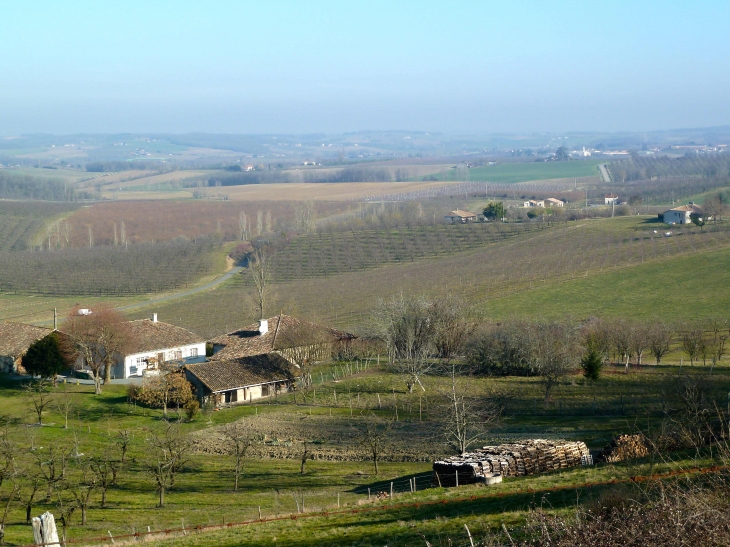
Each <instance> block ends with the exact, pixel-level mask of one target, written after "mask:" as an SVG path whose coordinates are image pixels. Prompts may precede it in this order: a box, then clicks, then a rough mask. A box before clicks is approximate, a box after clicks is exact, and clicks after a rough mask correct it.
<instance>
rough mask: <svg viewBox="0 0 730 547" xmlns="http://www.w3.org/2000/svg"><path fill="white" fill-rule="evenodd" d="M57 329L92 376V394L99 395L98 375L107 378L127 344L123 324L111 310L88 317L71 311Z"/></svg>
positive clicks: (118, 315) (102, 309) (123, 321)
mask: <svg viewBox="0 0 730 547" xmlns="http://www.w3.org/2000/svg"><path fill="white" fill-rule="evenodd" d="M61 330H62V332H63V333H64V334H65V335H67V336H68V337H69V339H70V340H71V342H73V344H74V345H75V347H76V348H77V350H78V352H79V354H80V356H81V358H82V359H83V361H84V364H85V365H86V366H87V367H88V368H89V370H90V371H91V372H92V374H93V375H94V393H96V394H97V395H99V394H101V374H102V373H104V380H105V381H109V380H110V379H111V369H112V366H113V365H114V363H115V362H116V360H117V359H118V357H119V355H121V354H124V353H125V350H126V348H127V347H128V345H129V344H130V342H131V335H130V333H129V327H128V326H127V323H126V321H125V320H124V318H123V317H122V315H121V314H120V313H119V312H117V311H116V310H114V309H113V308H101V309H97V310H94V312H93V313H92V314H91V315H79V314H78V309H73V310H72V311H71V314H70V315H69V316H68V318H67V319H66V320H65V321H64V323H63V325H62V326H61Z"/></svg>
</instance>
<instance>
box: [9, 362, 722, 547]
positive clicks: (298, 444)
mask: <svg viewBox="0 0 730 547" xmlns="http://www.w3.org/2000/svg"><path fill="white" fill-rule="evenodd" d="M335 366H337V365H335ZM321 370H322V372H324V373H325V374H327V372H328V371H329V370H330V365H323V366H322V368H321ZM678 372H679V371H678V369H677V367H673V366H660V367H646V366H645V367H643V368H642V369H641V370H637V369H634V370H632V372H631V373H630V374H628V375H625V374H620V373H614V372H613V371H612V370H608V371H606V373H605V374H604V376H603V377H602V378H601V379H600V380H598V382H597V383H595V384H589V383H587V382H586V381H584V380H583V378H582V377H580V376H578V375H576V376H572V377H570V378H568V379H567V381H565V382H562V383H561V385H560V386H559V387H558V388H557V391H556V393H555V396H554V400H553V402H552V404H551V405H550V406H549V407H548V408H544V407H543V406H542V404H541V403H542V402H541V400H540V398H541V386H540V384H539V382H538V381H537V380H536V379H534V378H509V377H507V378H498V379H490V378H471V379H469V383H470V386H471V388H472V389H473V390H474V391H475V392H481V391H483V390H486V389H488V388H490V387H491V388H497V389H498V390H500V391H501V392H502V393H503V394H504V395H505V401H506V404H507V406H506V410H505V413H504V421H503V423H502V425H501V426H500V427H499V428H497V429H494V430H492V431H491V432H489V433H488V434H486V436H485V437H484V438H483V439H482V440H481V441H480V442H482V443H492V442H501V441H505V440H515V439H520V438H529V437H535V436H539V437H542V438H571V439H582V440H585V441H586V442H587V443H588V444H589V447H591V448H592V449H598V448H601V447H603V446H604V445H605V443H606V442H607V441H608V440H609V439H610V438H611V437H612V436H613V435H614V434H616V433H619V432H633V431H635V430H636V429H637V427H642V428H644V427H646V426H647V425H649V426H651V427H655V426H657V425H658V424H659V423H660V422H661V420H662V416H663V415H664V412H665V411H666V410H667V409H668V408H675V407H676V405H677V404H678V401H677V400H675V398H674V396H673V395H672V394H673V393H674V386H675V385H676V382H677V378H678ZM684 372H685V373H690V374H691V375H698V374H702V373H706V372H707V371H706V370H704V369H702V367H695V368H694V369H692V370H687V369H686V368H685V371H684ZM317 376H318V373H317V372H316V371H315V377H317ZM324 380H325V381H324V382H315V391H316V392H315V393H314V397H312V395H313V394H312V393H311V392H310V394H309V396H308V398H307V404H303V402H302V398H301V396H299V397H298V399H297V401H296V402H295V399H294V396H293V395H292V394H290V395H286V396H281V397H279V398H277V399H274V400H265V401H259V402H257V403H256V404H254V405H243V406H239V407H236V408H231V409H224V410H221V411H220V412H214V413H211V414H200V415H198V416H197V417H196V418H195V419H194V420H193V421H192V422H187V421H184V422H183V423H182V430H183V432H184V433H188V434H191V435H192V437H193V439H195V446H196V447H197V448H196V449H195V450H196V451H197V452H196V453H194V454H193V455H192V457H191V458H190V462H189V464H188V465H187V466H186V467H185V468H184V470H183V471H182V472H181V473H180V475H179V477H178V480H177V481H176V485H175V486H174V487H173V488H172V489H171V490H170V491H169V492H168V494H167V496H166V505H165V507H163V508H159V507H156V504H157V495H156V492H155V486H154V483H153V481H152V480H151V477H150V475H149V473H148V465H149V463H150V456H151V455H152V454H151V450H150V448H149V445H148V442H147V441H148V439H149V438H150V436H151V435H152V434H153V433H154V432H158V433H159V432H161V431H162V430H163V429H164V428H165V427H166V424H167V422H166V420H165V419H163V416H162V412H161V411H160V410H155V409H148V408H144V407H141V406H137V405H131V404H129V403H127V401H126V396H125V386H121V385H110V386H106V387H105V389H104V393H103V394H102V395H101V396H94V395H93V389H92V387H91V386H84V385H81V386H78V385H74V384H73V381H72V382H71V383H70V384H68V385H65V386H64V385H63V384H62V385H60V386H59V387H58V388H55V389H53V390H52V393H53V396H54V397H57V398H58V399H59V400H62V398H64V397H66V395H65V394H66V393H68V394H69V396H70V398H71V402H72V410H71V412H70V415H69V427H68V429H66V428H64V422H65V419H64V416H63V415H62V414H61V413H59V409H57V408H56V407H55V406H53V405H51V406H50V407H49V408H48V410H47V411H46V413H45V415H44V419H43V422H44V425H43V426H33V425H32V423H33V421H34V420H35V417H34V416H35V415H34V413H32V412H29V410H30V408H31V407H30V406H29V405H30V400H29V397H28V395H26V394H25V393H24V392H23V391H22V390H21V389H20V385H19V384H18V383H17V382H13V381H7V380H2V381H0V394H1V395H2V396H1V397H0V416H3V417H4V419H5V420H7V422H8V424H9V425H8V431H9V437H10V439H11V440H12V441H13V442H14V443H17V444H19V445H20V446H24V447H28V446H34V447H35V449H34V450H30V451H28V452H27V454H28V455H27V456H26V457H24V458H23V459H22V460H21V461H20V462H19V463H20V464H21V465H23V466H25V465H27V466H29V470H30V469H32V468H33V465H34V463H33V462H34V461H35V460H34V459H33V458H34V457H35V456H32V454H36V455H37V456H38V457H40V458H43V457H50V456H49V454H50V453H49V450H50V449H49V448H48V447H50V446H54V447H56V448H63V449H66V450H69V451H71V452H72V453H79V454H83V455H84V456H80V457H78V458H76V457H72V458H70V460H69V470H68V473H67V479H66V480H67V484H69V485H70V486H73V484H74V481H77V480H79V477H80V475H79V473H80V466H81V465H82V464H83V462H84V461H85V460H84V457H85V458H89V457H92V456H97V455H100V454H101V453H103V452H106V453H108V454H109V455H110V457H112V459H114V458H117V459H118V458H119V445H118V443H117V439H118V432H120V431H124V430H129V431H130V432H131V433H132V435H131V439H130V442H129V445H128V450H127V454H126V460H125V461H126V463H125V464H124V465H123V466H122V468H121V470H120V471H119V473H118V481H117V484H116V485H114V486H111V487H110V488H109V490H108V493H107V507H106V508H102V507H100V491H99V490H96V491H93V492H92V496H91V500H90V506H89V510H88V523H87V524H86V525H81V524H80V521H79V513H78V511H77V512H76V513H74V514H73V516H72V517H71V526H70V528H69V538H72V539H82V538H89V537H100V536H102V535H107V534H108V533H109V532H110V533H111V534H112V535H114V536H116V537H118V536H119V535H122V534H132V533H135V532H146V531H147V527H148V526H149V527H150V528H151V529H152V530H164V529H169V528H178V529H179V528H180V527H181V526H184V527H185V528H186V529H188V530H190V529H192V528H193V527H195V526H197V525H203V526H209V525H219V524H223V523H224V522H225V523H229V522H240V521H243V520H256V519H258V516H259V510H260V511H261V515H262V516H263V517H264V518H272V517H276V516H282V515H284V516H288V515H292V514H294V515H297V514H298V513H299V512H300V511H303V512H304V513H312V512H319V511H331V512H333V514H332V515H330V516H328V517H315V518H313V519H312V520H311V521H310V520H309V519H307V520H304V519H303V520H302V521H299V520H296V521H295V520H293V519H286V520H284V521H281V522H279V523H265V524H261V525H256V526H250V527H246V528H241V529H236V530H230V531H225V532H221V533H217V532H214V533H209V534H204V535H192V536H190V537H189V538H187V539H183V538H177V539H175V543H174V544H176V545H177V544H185V545H188V544H189V545H227V544H230V545H234V544H235V545H261V544H262V543H269V542H276V541H279V542H282V543H285V544H288V541H289V539H287V538H290V539H291V540H292V541H295V544H299V545H303V546H308V545H340V544H342V542H343V541H344V542H350V541H354V542H356V543H357V544H358V545H381V544H382V541H383V540H384V538H385V537H386V536H389V539H388V540H387V541H388V542H389V543H388V544H389V545H391V544H392V545H411V544H412V542H413V541H414V539H417V538H418V537H420V536H419V535H418V534H424V535H425V536H426V537H427V538H429V541H433V542H436V541H439V538H441V539H442V540H445V536H446V535H449V536H451V537H453V538H461V537H462V535H461V534H462V532H459V530H463V524H464V523H468V525H469V527H470V528H471V531H472V533H473V534H475V535H476V536H477V537H479V536H480V535H483V534H485V533H487V532H490V531H495V530H496V529H497V528H498V527H499V526H500V524H501V523H502V522H507V523H508V524H509V525H510V526H520V525H522V524H523V523H524V519H525V511H527V510H529V508H530V506H531V504H532V503H534V502H536V501H539V500H540V499H541V498H542V497H543V496H545V495H548V496H550V500H551V504H550V505H551V510H553V511H556V512H557V513H558V514H560V513H561V512H563V511H569V510H571V507H572V509H573V510H574V508H575V503H576V493H577V492H581V494H580V496H579V499H580V502H581V503H590V502H591V500H593V499H595V497H596V496H600V495H601V492H602V488H607V487H602V488H598V489H590V488H586V487H585V486H584V485H585V483H594V482H601V481H610V480H620V481H622V480H626V479H628V477H629V476H635V475H641V474H648V473H652V472H657V471H664V470H668V469H671V468H676V466H678V465H681V466H685V467H690V466H697V465H705V466H707V465H711V464H712V462H713V460H712V458H711V457H710V455H709V454H704V453H693V454H686V455H682V454H680V455H678V456H677V457H676V459H677V460H678V461H676V462H673V463H672V462H665V463H662V464H659V465H657V462H651V461H648V462H640V463H638V464H631V465H622V464H613V465H599V466H595V467H590V468H577V469H568V470H560V471H556V472H552V473H548V474H544V475H540V476H534V477H518V478H507V479H505V481H504V483H502V484H501V485H499V486H497V487H493V488H488V489H485V488H483V487H480V486H463V487H460V488H458V489H456V488H451V489H441V488H429V483H430V473H429V471H430V461H431V458H432V457H433V456H434V455H445V454H448V453H450V451H449V449H448V448H446V447H445V445H444V444H443V442H444V441H443V439H444V438H443V436H442V433H441V430H440V425H439V424H440V421H439V420H440V417H441V404H442V403H443V401H442V399H441V395H440V390H442V389H443V388H444V387H445V386H446V384H447V383H448V381H447V379H446V378H443V377H440V376H428V377H426V378H425V379H424V384H425V387H426V391H425V392H420V391H417V392H415V393H413V394H409V393H407V390H406V389H405V385H404V384H403V382H402V380H401V378H400V377H399V376H396V375H393V374H391V373H389V372H387V371H384V370H382V369H380V368H378V367H377V366H375V365H374V364H373V365H371V367H369V368H368V370H366V371H364V372H360V373H357V374H354V375H345V377H344V378H342V379H341V380H340V381H339V382H337V383H333V382H331V381H327V378H326V377H325V378H324ZM729 389H730V370H728V368H727V367H726V366H721V367H718V368H716V369H715V371H714V374H713V388H712V391H711V393H710V394H709V396H710V397H711V398H712V400H713V401H714V400H717V401H718V402H720V403H722V402H723V401H724V398H725V395H726V393H727V391H728V390H729ZM335 390H336V392H337V394H338V398H335V397H334V393H335ZM378 393H380V394H381V396H382V403H381V402H380V400H379V399H378V398H377V397H376V395H377V394H378ZM535 399H538V404H537V405H536V404H535ZM396 408H397V412H396ZM419 409H420V410H419ZM368 411H372V412H375V413H376V414H379V415H380V416H381V417H382V418H384V419H395V418H396V415H397V421H396V422H394V424H393V428H394V429H393V430H392V432H391V433H390V434H389V435H388V436H387V437H386V440H385V442H384V445H383V450H382V461H381V464H380V473H379V474H378V475H377V476H376V475H374V474H373V468H372V462H370V461H369V460H368V455H367V453H366V450H365V447H363V446H362V445H361V444H360V442H359V437H358V436H359V435H360V433H359V432H358V430H359V428H360V427H361V425H362V418H361V412H368ZM170 414H171V416H170V418H171V419H175V416H176V413H175V411H174V410H173V409H171V412H170ZM242 418H243V419H244V420H245V421H246V423H248V424H249V425H251V426H252V427H253V428H254V430H255V431H257V432H258V434H259V435H260V436H258V437H257V438H258V439H259V440H258V441H257V442H256V444H255V445H254V446H253V447H252V449H251V453H250V454H249V455H248V457H247V458H246V460H245V462H244V467H243V475H242V477H241V488H240V489H239V491H238V492H234V491H233V474H232V466H233V461H232V459H231V457H230V456H228V455H226V454H225V453H211V452H210V451H209V450H208V448H206V447H207V446H209V444H210V443H213V445H220V444H221V441H220V439H221V429H220V428H221V427H222V426H225V424H228V423H231V422H233V421H236V420H240V419H242ZM305 440H307V441H310V442H311V444H310V450H311V451H312V452H311V453H312V455H313V456H314V459H312V460H310V461H309V462H308V463H307V467H306V473H304V474H301V473H300V457H301V451H302V450H303V441H305ZM325 454H329V456H328V459H324V456H325ZM329 458H331V459H329ZM413 477H416V478H417V485H418V487H417V490H418V491H417V492H416V493H415V494H414V493H410V492H409V488H408V486H407V483H408V479H411V478H413ZM391 481H393V482H394V492H395V494H396V496H395V498H394V499H393V500H386V501H379V502H368V493H367V491H368V488H370V489H371V493H372V494H373V495H374V493H375V492H377V491H380V490H385V491H388V490H389V487H390V482H391ZM60 486H63V485H60ZM561 487H564V488H565V492H563V493H561V492H562V491H560V490H558V491H557V492H555V491H553V492H552V493H550V492H551V491H552V490H553V489H555V488H561ZM528 490H529V492H528ZM27 492H28V491H27V484H24V486H23V490H21V499H23V498H24V497H25V496H26V494H27ZM3 493H4V490H3ZM68 496H70V492H68V491H66V490H64V489H63V488H61V489H60V490H59V492H58V494H57V495H56V494H54V496H53V497H52V498H51V501H50V502H48V501H45V500H44V498H45V487H43V488H42V489H41V493H39V495H38V497H37V500H36V501H35V503H34V505H33V509H32V514H34V515H36V514H39V513H41V512H43V511H45V510H51V511H54V512H56V513H57V514H58V511H59V501H58V500H61V501H63V502H65V503H69V502H70V500H69V499H68ZM472 496H474V497H472ZM56 498H58V500H57V499H56ZM461 498H467V500H463V501H457V500H458V499H461ZM442 500H447V503H446V504H445V505H442V509H437V508H436V507H430V506H428V505H427V504H425V503H426V502H429V501H442ZM451 501H453V505H452V504H451V503H449V502H451ZM404 503H406V504H407V503H420V504H424V505H423V507H417V506H411V507H407V508H400V507H399V505H400V504H404ZM338 506H339V507H338ZM383 506H384V507H383ZM375 507H378V508H380V509H379V510H378V511H376V512H371V511H369V509H374V508H375ZM338 508H339V509H340V510H350V511H351V510H354V509H358V510H363V511H365V510H368V511H367V512H365V513H364V515H367V516H365V518H363V516H364V515H359V516H356V515H354V514H353V513H352V512H350V513H349V516H345V515H338V514H337V513H336V511H337V510H338ZM383 508H384V510H383ZM352 527H354V529H353V528H352ZM304 531H306V532H307V534H311V535H307V536H306V539H304V537H303V536H301V534H302V533H303V532H304ZM29 537H30V527H29V526H28V525H26V524H25V523H24V508H23V507H22V506H21V505H20V504H11V506H10V514H9V520H8V526H7V529H6V542H7V543H8V544H9V545H19V544H25V543H27V542H28V541H30V540H29ZM296 537H299V539H298V540H296V539H295V538H296ZM274 538H277V539H276V540H275V539H274Z"/></svg>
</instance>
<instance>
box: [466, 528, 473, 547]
mask: <svg viewBox="0 0 730 547" xmlns="http://www.w3.org/2000/svg"><path fill="white" fill-rule="evenodd" d="M464 528H466V534H467V535H468V536H469V545H471V547H474V540H473V539H472V538H471V532H470V531H469V527H468V526H467V525H466V524H464Z"/></svg>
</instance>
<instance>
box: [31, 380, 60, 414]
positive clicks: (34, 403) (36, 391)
mask: <svg viewBox="0 0 730 547" xmlns="http://www.w3.org/2000/svg"><path fill="white" fill-rule="evenodd" d="M24 390H25V394H26V396H27V397H28V402H29V405H30V407H31V408H32V409H33V411H34V412H35V414H36V416H37V417H38V425H42V424H43V413H44V412H45V411H46V409H47V408H48V407H49V406H51V405H52V404H53V402H54V397H53V393H51V392H50V384H49V383H48V382H47V381H46V380H40V381H37V382H30V383H29V384H26V386H25V388H24Z"/></svg>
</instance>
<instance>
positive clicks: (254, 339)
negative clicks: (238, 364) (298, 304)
mask: <svg viewBox="0 0 730 547" xmlns="http://www.w3.org/2000/svg"><path fill="white" fill-rule="evenodd" d="M354 339H355V335H353V334H350V333H348V332H344V331H340V330H337V329H332V328H329V327H324V326H322V325H317V324H315V323H310V322H309V321H302V320H300V319H296V318H294V317H291V316H289V315H284V314H279V315H277V316H275V317H270V318H269V319H262V320H261V321H259V322H258V323H257V324H253V325H249V326H248V327H245V328H243V329H241V330H238V331H235V332H231V333H228V334H224V335H222V336H219V337H217V338H214V339H213V340H211V341H210V342H211V343H212V344H213V356H212V357H211V360H226V359H238V358H240V357H249V356H252V355H264V354H267V353H271V352H279V353H281V354H283V355H285V356H286V355H287V354H289V353H291V352H292V351H296V349H297V348H300V347H303V346H307V347H313V346H314V347H315V348H317V351H314V352H310V355H313V356H314V357H316V358H317V360H323V359H326V358H328V357H329V356H330V354H331V351H332V346H333V345H334V344H347V343H349V342H350V341H352V340H354Z"/></svg>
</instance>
